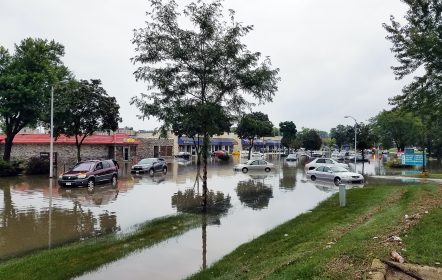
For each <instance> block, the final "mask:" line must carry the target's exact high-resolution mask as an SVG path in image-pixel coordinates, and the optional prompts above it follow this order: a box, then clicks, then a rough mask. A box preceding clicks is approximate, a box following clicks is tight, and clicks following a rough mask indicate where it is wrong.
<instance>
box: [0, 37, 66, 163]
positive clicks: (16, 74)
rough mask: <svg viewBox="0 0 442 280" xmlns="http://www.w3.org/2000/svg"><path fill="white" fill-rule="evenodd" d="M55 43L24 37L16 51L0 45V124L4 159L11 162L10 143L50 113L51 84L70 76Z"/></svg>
mask: <svg viewBox="0 0 442 280" xmlns="http://www.w3.org/2000/svg"><path fill="white" fill-rule="evenodd" d="M63 55H64V47H63V46H62V45H61V44H59V43H56V42H55V41H48V40H43V39H32V38H27V39H24V40H22V41H21V42H20V44H18V45H15V52H14V53H13V54H10V53H9V52H8V50H6V49H5V48H4V47H2V46H0V123H1V124H2V130H3V131H4V132H5V133H6V137H7V138H6V140H5V152H4V155H3V159H4V160H6V161H9V160H10V156H11V149H12V141H13V139H14V137H15V135H16V134H17V133H18V132H19V131H20V130H21V129H22V128H24V127H25V126H34V125H36V124H37V122H38V121H39V120H41V118H42V113H43V112H48V111H49V103H48V100H49V96H50V89H51V85H54V84H55V83H56V82H57V81H58V80H61V79H63V78H64V77H66V76H69V72H68V70H67V69H66V67H64V66H63V62H62V61H61V57H62V56H63Z"/></svg>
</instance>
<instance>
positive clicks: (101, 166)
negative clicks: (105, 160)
mask: <svg viewBox="0 0 442 280" xmlns="http://www.w3.org/2000/svg"><path fill="white" fill-rule="evenodd" d="M100 169H103V164H102V163H101V162H99V163H97V166H96V167H95V170H100Z"/></svg>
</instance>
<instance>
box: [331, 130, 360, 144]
mask: <svg viewBox="0 0 442 280" xmlns="http://www.w3.org/2000/svg"><path fill="white" fill-rule="evenodd" d="M354 133H355V131H354V127H353V126H350V125H346V126H344V125H342V124H340V125H338V126H336V127H334V128H332V129H331V130H330V137H331V138H332V139H335V143H336V145H338V147H339V148H341V147H342V145H344V144H347V143H351V142H352V141H354Z"/></svg>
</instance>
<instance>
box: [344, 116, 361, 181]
mask: <svg viewBox="0 0 442 280" xmlns="http://www.w3.org/2000/svg"><path fill="white" fill-rule="evenodd" d="M344 118H346V119H347V118H351V119H353V120H354V121H355V172H356V156H357V152H356V151H357V150H356V129H357V125H358V121H357V120H356V119H355V118H354V117H352V116H344Z"/></svg>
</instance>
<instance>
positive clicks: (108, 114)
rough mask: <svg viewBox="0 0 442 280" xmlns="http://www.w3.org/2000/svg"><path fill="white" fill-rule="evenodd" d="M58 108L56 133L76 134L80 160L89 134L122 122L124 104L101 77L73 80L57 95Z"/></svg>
mask: <svg viewBox="0 0 442 280" xmlns="http://www.w3.org/2000/svg"><path fill="white" fill-rule="evenodd" d="M54 108H55V109H54V135H55V137H58V136H60V135H61V134H65V135H66V136H69V137H75V145H76V147H77V160H78V161H81V145H82V144H83V141H84V139H86V137H88V136H90V135H92V134H94V132H96V131H108V132H110V131H115V130H117V128H118V123H119V122H121V117H120V113H119V109H120V106H119V105H118V104H117V101H116V99H115V97H111V96H109V95H107V93H106V90H105V89H104V88H102V87H101V81H100V80H90V82H89V81H86V80H80V81H78V82H77V81H75V80H72V81H70V82H69V84H68V85H67V86H66V87H63V88H60V91H59V92H58V94H57V95H55V97H54Z"/></svg>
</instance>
